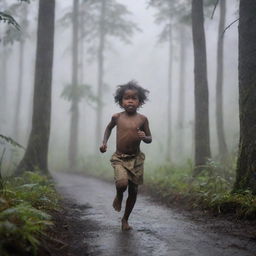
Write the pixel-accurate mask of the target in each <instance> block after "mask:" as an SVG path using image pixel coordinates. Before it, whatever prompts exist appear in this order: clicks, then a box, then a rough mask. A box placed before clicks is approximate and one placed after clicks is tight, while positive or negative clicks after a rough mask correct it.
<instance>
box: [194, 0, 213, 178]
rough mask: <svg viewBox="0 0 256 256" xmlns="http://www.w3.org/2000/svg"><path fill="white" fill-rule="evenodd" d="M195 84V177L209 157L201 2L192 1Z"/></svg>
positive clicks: (207, 106) (205, 68)
mask: <svg viewBox="0 0 256 256" xmlns="http://www.w3.org/2000/svg"><path fill="white" fill-rule="evenodd" d="M192 34H193V45H194V82H195V173H194V174H195V175H196V174H197V173H198V172H200V170H201V169H202V165H205V164H206V162H207V159H208V158H210V157H211V153H210V136H209V100H208V82H207V61H206V45H205V33H204V16H203V3H202V0H193V1H192Z"/></svg>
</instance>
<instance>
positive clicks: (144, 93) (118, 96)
mask: <svg viewBox="0 0 256 256" xmlns="http://www.w3.org/2000/svg"><path fill="white" fill-rule="evenodd" d="M126 90H136V91H137V92H138V97H139V102H140V106H142V105H143V104H145V101H147V100H148V93H149V91H148V90H146V89H144V88H142V87H141V86H140V85H138V83H137V82H136V81H134V80H132V81H130V82H128V83H127V84H123V85H118V86H117V89H116V93H115V95H114V99H115V103H117V104H119V106H120V107H122V99H123V96H124V93H125V91H126Z"/></svg>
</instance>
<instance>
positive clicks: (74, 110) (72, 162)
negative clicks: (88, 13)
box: [68, 0, 79, 169]
mask: <svg viewBox="0 0 256 256" xmlns="http://www.w3.org/2000/svg"><path fill="white" fill-rule="evenodd" d="M78 5H79V1H78V0H74V1H73V12H72V24H73V26H72V87H73V91H76V90H77V86H78ZM78 121H79V108H78V100H77V98H76V97H73V98H72V101H71V121H70V136H69V155H68V156H69V167H70V168H73V169H76V165H77V150H78V145H77V144H78Z"/></svg>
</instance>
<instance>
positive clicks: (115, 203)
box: [113, 196, 122, 212]
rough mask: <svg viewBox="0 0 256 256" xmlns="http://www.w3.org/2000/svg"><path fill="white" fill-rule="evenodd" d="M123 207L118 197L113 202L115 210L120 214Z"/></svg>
mask: <svg viewBox="0 0 256 256" xmlns="http://www.w3.org/2000/svg"><path fill="white" fill-rule="evenodd" d="M121 207H122V201H121V200H119V199H118V197H117V196H116V197H115V199H114V201H113V208H114V209H115V210H116V211H117V212H120V211H121Z"/></svg>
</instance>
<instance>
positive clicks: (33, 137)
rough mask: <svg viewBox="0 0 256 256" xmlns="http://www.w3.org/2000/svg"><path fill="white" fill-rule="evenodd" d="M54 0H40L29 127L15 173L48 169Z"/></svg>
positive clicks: (45, 170)
mask: <svg viewBox="0 0 256 256" xmlns="http://www.w3.org/2000/svg"><path fill="white" fill-rule="evenodd" d="M54 17H55V0H40V1H39V14H38V30H37V50H36V70H35V84H34V99H33V118H32V130H31V133H30V136H29V142H28V146H27V149H26V152H25V155H24V157H23V159H22V160H21V162H20V163H19V165H18V167H17V174H21V173H22V172H23V171H26V170H30V171H34V170H36V169H40V170H41V171H42V172H44V173H47V172H48V145H49V136H50V123H51V91H52V90H51V88H52V65H53V51H54Z"/></svg>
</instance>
